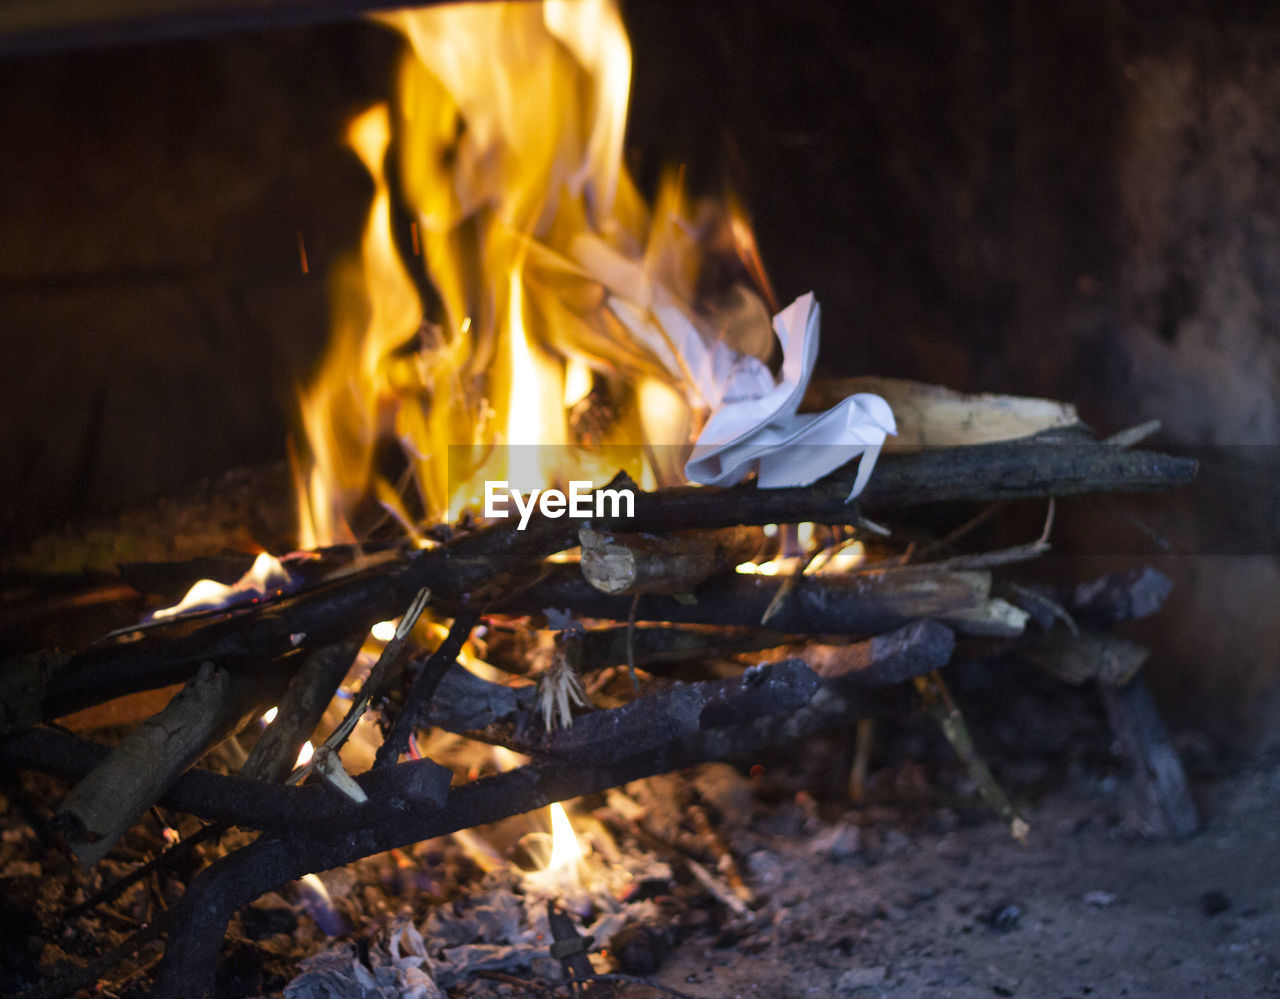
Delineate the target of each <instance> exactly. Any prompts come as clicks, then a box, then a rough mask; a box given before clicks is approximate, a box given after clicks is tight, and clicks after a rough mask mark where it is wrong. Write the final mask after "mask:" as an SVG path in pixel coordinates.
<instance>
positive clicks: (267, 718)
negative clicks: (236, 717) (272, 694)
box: [262, 707, 280, 725]
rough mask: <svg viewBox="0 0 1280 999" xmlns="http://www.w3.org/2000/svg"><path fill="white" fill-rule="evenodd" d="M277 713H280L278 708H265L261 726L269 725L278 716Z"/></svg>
mask: <svg viewBox="0 0 1280 999" xmlns="http://www.w3.org/2000/svg"><path fill="white" fill-rule="evenodd" d="M279 713H280V709H279V708H278V707H276V708H267V711H266V714H264V715H263V716H262V724H264V725H270V724H271V723H272V722H273V721H275V720H276V715H278V714H279Z"/></svg>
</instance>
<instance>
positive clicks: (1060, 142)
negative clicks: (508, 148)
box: [0, 0, 1280, 744]
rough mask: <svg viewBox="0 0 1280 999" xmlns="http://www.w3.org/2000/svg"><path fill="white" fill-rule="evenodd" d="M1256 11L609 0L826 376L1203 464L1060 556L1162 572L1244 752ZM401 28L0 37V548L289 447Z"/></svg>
mask: <svg viewBox="0 0 1280 999" xmlns="http://www.w3.org/2000/svg"><path fill="white" fill-rule="evenodd" d="M1274 10H1275V6H1274V5H1271V4H1263V3H1256V4H1250V3H1246V4H1235V5H1232V4H1207V3H1205V4H1195V3H1190V4H1182V5H1168V4H1156V3H1146V2H1129V3H1122V2H1115V0H1082V2H1072V3H1040V2H1035V0H1005V2H994V0H958V2H953V3H946V4H942V3H938V4H929V3H923V2H906V3H904V2H892V3H889V2H882V3H864V4H845V3H819V2H816V0H803V2H799V3H796V2H787V3H784V2H773V0H770V2H754V3H751V4H728V3H725V4H683V3H681V4H675V3H667V2H635V3H631V4H629V5H627V6H626V7H625V9H624V16H625V18H626V20H627V22H628V25H629V27H630V29H631V31H632V34H633V45H634V49H635V73H634V80H633V111H632V122H631V132H630V143H629V144H630V149H631V152H630V156H631V158H632V163H633V166H634V167H635V169H636V172H637V174H638V176H639V177H640V178H641V180H642V182H646V183H648V182H652V180H653V179H654V178H656V175H657V171H658V169H659V167H660V166H661V165H662V164H664V163H667V162H671V161H683V162H685V163H686V164H687V168H688V171H689V176H690V178H691V179H692V181H693V183H694V184H695V186H698V187H701V188H703V189H705V190H718V189H719V188H720V187H721V186H722V185H723V184H724V183H725V182H726V181H727V182H729V183H730V184H731V186H733V187H734V188H735V189H737V190H738V191H739V192H740V193H741V194H742V196H743V200H744V201H745V202H746V204H747V205H748V206H749V208H750V210H751V212H752V214H753V217H754V220H755V223H756V228H757V232H758V236H759V241H760V245H761V248H762V251H763V255H764V258H765V262H766V264H767V266H768V268H769V271H770V274H771V275H772V278H773V281H774V284H775V286H776V288H777V290H778V294H779V296H780V298H781V299H783V300H784V301H786V300H789V299H790V298H791V297H793V296H795V295H797V294H800V293H802V292H805V291H809V290H813V291H814V292H815V293H816V294H817V296H818V298H819V299H820V300H821V302H822V305H823V310H824V344H823V362H822V369H821V370H822V372H823V373H824V374H829V375H834V374H862V373H879V374H889V375H902V376H910V377H917V378H922V379H925V380H930V381H938V382H944V383H946V384H948V385H951V386H953V387H956V388H961V389H971V390H979V389H981V390H993V391H1006V392H1020V393H1028V394H1035V395H1046V396H1053V397H1057V398H1063V399H1068V400H1070V401H1073V402H1075V403H1076V404H1077V405H1078V406H1079V407H1080V409H1081V412H1082V414H1083V415H1084V417H1085V418H1086V419H1087V420H1088V421H1089V422H1090V423H1092V424H1093V425H1095V426H1096V427H1097V428H1098V429H1099V430H1100V431H1102V432H1111V431H1115V430H1119V429H1121V428H1123V427H1125V426H1127V425H1130V424H1133V423H1137V422H1140V421H1141V420H1145V419H1147V418H1151V417H1158V418H1160V419H1161V420H1163V421H1164V431H1163V436H1162V437H1161V438H1160V440H1161V442H1162V443H1164V444H1167V445H1186V446H1189V447H1193V448H1195V449H1196V450H1195V453H1196V454H1197V455H1198V456H1200V457H1201V458H1202V459H1204V460H1205V462H1206V474H1205V475H1204V476H1203V477H1202V480H1201V483H1200V484H1199V485H1198V486H1197V488H1196V489H1194V490H1189V491H1187V493H1186V494H1184V495H1183V496H1181V497H1179V498H1177V499H1175V500H1174V501H1173V503H1172V504H1166V505H1165V506H1163V507H1161V508H1160V510H1158V511H1155V512H1151V513H1147V512H1146V511H1145V510H1144V508H1140V507H1132V508H1127V509H1128V513H1126V512H1125V510H1123V509H1122V510H1119V512H1118V513H1117V512H1116V510H1114V509H1113V510H1111V511H1110V513H1108V514H1107V515H1105V516H1104V515H1102V514H1101V513H1099V512H1098V511H1097V510H1091V508H1089V507H1087V506H1082V507H1080V508H1078V509H1077V511H1076V516H1075V517H1074V519H1072V518H1068V519H1067V522H1066V523H1065V524H1064V527H1063V531H1062V535H1061V537H1060V539H1059V546H1058V547H1059V549H1060V551H1064V552H1074V553H1076V560H1075V561H1068V560H1067V557H1066V555H1062V556H1060V558H1062V559H1063V562H1062V565H1063V566H1064V567H1068V568H1069V570H1070V572H1072V573H1075V574H1081V575H1082V574H1085V573H1086V572H1088V571H1092V570H1094V569H1102V568H1108V567H1110V566H1111V565H1112V564H1133V561H1134V558H1135V557H1144V558H1147V560H1149V561H1152V560H1154V561H1156V562H1157V563H1158V564H1159V565H1160V566H1161V568H1162V569H1164V570H1165V571H1167V572H1170V574H1171V575H1174V576H1175V578H1176V580H1177V583H1178V589H1177V591H1176V595H1175V598H1174V605H1173V607H1172V608H1171V609H1170V611H1169V612H1168V613H1166V614H1164V615H1162V616H1161V617H1160V619H1159V620H1158V621H1157V622H1152V623H1148V624H1147V625H1145V626H1144V628H1143V629H1141V630H1140V637H1141V638H1143V640H1145V641H1148V642H1150V643H1152V644H1154V645H1155V646H1156V647H1157V659H1156V660H1155V661H1154V662H1153V668H1152V670H1151V676H1152V682H1153V684H1154V685H1155V686H1156V687H1157V690H1158V692H1159V693H1160V694H1161V695H1162V699H1163V701H1164V703H1165V705H1166V707H1167V708H1168V709H1169V710H1170V711H1171V712H1172V713H1173V715H1174V717H1175V720H1177V721H1179V722H1181V723H1191V724H1197V723H1202V722H1203V723H1205V724H1208V725H1209V727H1210V728H1211V729H1212V730H1214V731H1215V732H1217V733H1219V734H1220V735H1223V736H1224V737H1226V738H1229V739H1232V740H1235V741H1239V742H1242V743H1253V744H1256V743H1257V741H1258V740H1260V739H1266V738H1269V737H1270V738H1274V737H1275V736H1276V735H1277V733H1280V701H1278V700H1277V699H1276V696H1275V693H1274V691H1275V686H1276V685H1275V680H1276V678H1277V675H1280V629H1278V628H1277V626H1276V624H1275V623H1274V618H1275V616H1276V615H1275V607H1276V606H1277V603H1280V571H1278V570H1277V564H1276V560H1275V557H1274V556H1275V554H1276V551H1277V532H1278V530H1280V502H1277V494H1276V486H1275V482H1276V474H1275V473H1276V470H1277V468H1278V467H1280V462H1278V461H1277V460H1276V457H1275V448H1274V446H1275V445H1276V443H1277V436H1278V435H1277V429H1278V427H1280V404H1278V403H1277V397H1278V396H1277V392H1276V388H1277V382H1278V381H1280V327H1278V325H1277V323H1278V321H1280V186H1278V184H1277V177H1276V174H1277V164H1278V163H1280V59H1278V58H1277V56H1278V55H1280V15H1277V14H1276V13H1274V12H1273V11H1274ZM396 51H397V46H396V42H395V41H394V39H393V38H391V37H390V36H389V35H388V34H386V33H384V32H383V31H382V30H380V29H379V28H377V27H376V26H373V25H370V24H366V23H358V22H353V23H349V24H344V23H338V24H327V25H322V26H313V27H294V28H272V29H270V30H266V31H259V32H252V31H250V32H238V33H234V34H220V35H217V36H205V37H199V38H195V39H192V40H179V41H171V42H166V43H163V44H147V45H138V46H127V47H116V48H111V49H98V50H88V51H76V52H64V53H50V54H41V55H35V56H27V57H9V58H7V59H4V60H0V107H2V108H3V111H0V115H3V125H2V132H0V134H2V135H3V140H2V141H0V232H2V233H3V238H2V239H0V344H2V345H3V349H4V355H3V356H4V360H3V363H2V364H0V400H3V404H4V407H5V410H4V412H5V418H4V420H3V423H2V424H0V441H2V442H3V443H2V447H0V453H2V454H3V456H4V460H3V462H0V548H3V549H5V550H15V549H20V548H22V547H23V546H25V545H27V544H28V543H29V542H30V540H31V539H32V538H33V537H35V536H36V535H37V534H39V533H40V532H42V531H45V530H47V529H50V528H52V527H54V526H56V525H59V524H62V523H65V522H67V521H68V520H72V519H76V518H80V517H84V516H86V515H91V514H95V513H103V512H109V511H113V510H117V509H120V508H122V507H124V506H127V505H129V504H131V503H135V502H137V501H138V500H141V499H143V498H145V497H147V496H151V495H155V494H157V493H163V492H166V491H171V490H173V489H175V488H177V487H179V486H181V485H183V484H184V483H188V482H191V481H192V480H195V479H198V478H201V477H203V476H208V475H212V474H216V473H218V472H220V471H222V470H225V469H228V468H231V467H235V466H242V465H253V464H257V463H262V462H267V461H272V460H276V459H279V458H280V457H282V456H283V454H284V441H285V437H286V434H287V432H288V430H289V427H290V424H291V421H292V418H293V417H292V414H293V400H294V398H295V392H296V386H297V384H298V383H299V382H300V381H302V380H304V379H305V378H306V377H307V375H308V373H309V371H310V370H311V368H312V366H313V365H314V363H315V361H316V359H317V357H318V356H319V353H320V351H321V349H322V347H323V344H324V341H325V336H326V318H325V317H326V311H327V307H326V300H325V299H326V296H325V277H324V276H325V274H326V273H327V270H328V268H329V266H330V265H331V264H332V262H333V260H334V259H335V257H336V256H337V255H338V254H340V253H341V252H343V251H344V250H346V249H347V248H349V247H350V246H351V245H352V244H353V243H354V241H355V239H356V237H357V234H358V232H359V228H360V225H361V221H362V217H363V213H364V208H365V199H366V198H367V196H368V193H369V189H370V188H369V184H368V181H367V179H366V177H365V176H364V173H363V170H362V169H361V168H360V166H359V165H358V163H357V162H356V161H355V158H354V156H352V155H351V154H350V153H348V152H347V151H345V150H344V149H343V148H342V147H341V145H340V141H339V139H340V136H341V134H342V130H343V126H344V124H345V122H346V121H347V119H348V118H349V117H350V116H351V115H352V114H353V113H354V112H356V111H358V110H360V109H362V108H363V107H365V106H367V105H368V104H369V103H371V102H372V101H374V100H376V99H379V98H381V97H384V96H386V95H387V94H388V93H389V88H390V79H391V68H392V66H393V63H394V57H395V53H396ZM300 240H301V242H302V244H303V245H304V246H305V250H306V256H307V263H308V271H307V273H303V270H302V267H301V262H300V255H299V241H300ZM1081 511H1083V512H1081ZM1137 512H1141V513H1142V514H1143V515H1144V516H1145V517H1146V518H1147V519H1148V520H1150V521H1152V522H1153V523H1154V524H1155V530H1156V531H1157V532H1158V533H1160V534H1161V535H1162V536H1163V538H1164V540H1165V542H1167V545H1168V547H1169V548H1170V549H1171V551H1172V554H1170V553H1167V552H1164V551H1163V550H1162V548H1161V547H1160V545H1159V544H1158V543H1156V542H1153V541H1151V539H1150V536H1149V535H1150V532H1149V531H1143V530H1141V529H1140V528H1139V527H1135V526H1134V524H1133V522H1132V519H1131V516H1130V515H1131V514H1133V513H1137ZM1064 571H1067V569H1066V568H1064Z"/></svg>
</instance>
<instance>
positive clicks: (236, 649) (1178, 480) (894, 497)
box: [0, 438, 1196, 731]
mask: <svg viewBox="0 0 1280 999" xmlns="http://www.w3.org/2000/svg"><path fill="white" fill-rule="evenodd" d="M855 471H856V469H855V468H845V469H841V470H838V471H837V472H835V473H833V474H832V475H830V476H828V477H827V478H825V479H822V480H820V481H818V482H815V483H814V484H813V485H811V486H805V487H803V488H799V489H773V490H764V489H757V488H756V487H755V484H754V483H745V484H743V485H740V486H735V487H733V488H731V489H725V490H714V489H694V488H684V489H669V490H662V491H660V492H657V493H642V492H637V493H636V502H635V517H634V518H630V519H625V520H624V519H619V518H605V519H603V520H597V521H594V522H593V526H594V527H595V528H596V529H598V530H626V531H630V532H640V531H651V532H660V531H669V530H682V529H689V528H695V527H728V526H734V525H738V524H756V525H761V524H777V523H791V522H798V521H813V522H816V523H831V524H844V523H849V522H851V521H856V519H857V514H858V512H859V511H861V512H862V513H866V514H875V513H878V512H889V511H898V510H900V509H903V508H905V507H910V506H915V505H919V504H923V503H934V502H941V501H951V500H957V501H958V500H966V501H991V500H997V499H1006V498H1018V497H1028V496H1069V495H1079V494H1082V493H1090V492H1144V491H1151V490H1160V489H1169V488H1172V487H1174V486H1178V485H1181V484H1183V483H1185V482H1188V481H1190V480H1191V478H1192V477H1193V476H1194V475H1195V471H1196V463H1195V462H1194V461H1192V460H1190V459H1186V458H1174V457H1169V456H1167V455H1161V454H1155V453H1152V452H1146V451H1131V450H1119V449H1116V448H1113V447H1109V446H1105V445H1102V444H1097V443H1079V442H1071V443H1053V442H1046V441H1043V440H1039V439H1035V438H1033V439H1030V440H1027V441H1015V442H1010V443H1003V444H984V445H979V446H975V447H964V448H953V449H944V450H929V451H923V452H921V453H919V454H912V455H902V456H885V457H884V458H883V459H882V460H881V462H880V463H879V465H878V466H877V470H876V474H875V476H874V477H873V478H872V480H871V482H870V484H869V485H868V486H867V489H866V491H865V492H864V493H863V494H862V496H860V497H859V500H858V504H857V505H856V507H850V506H848V505H847V504H846V498H847V497H848V495H849V490H850V488H851V487H852V483H853V477H854V473H855ZM578 526H580V525H578V524H576V523H575V522H573V521H571V520H565V519H559V520H552V519H548V518H545V517H542V516H541V515H536V516H534V517H532V518H531V519H530V522H529V524H528V527H527V529H526V530H525V531H517V530H516V526H515V524H514V523H512V522H510V521H504V522H502V523H499V524H495V525H492V526H490V527H487V528H484V529H482V530H480V531H477V532H475V533H474V534H470V535H467V536H465V537H461V538H459V539H457V540H456V541H454V542H451V543H450V544H447V545H442V546H440V547H439V548H434V549H427V550H424V551H416V552H413V553H411V554H407V555H405V556H404V557H403V558H402V559H401V560H399V561H394V562H388V563H385V564H383V565H379V566H375V567H372V568H370V569H367V570H365V571H363V572H357V573H353V574H351V575H349V576H347V577H345V578H343V579H340V580H337V581H335V582H332V583H330V584H327V585H324V586H320V587H316V588H312V589H309V590H307V591H305V592H303V593H299V594H295V595H293V596H291V597H286V598H282V599H280V600H277V601H274V602H271V603H269V604H266V605H262V606H258V607H253V608H249V609H247V610H242V611H240V612H238V613H233V614H228V615H227V616H225V617H223V618H220V619H218V620H215V621H212V622H209V623H206V624H204V625H203V626H201V627H198V628H195V629H194V630H192V629H191V628H190V625H189V624H188V623H184V622H174V623H173V624H171V625H166V626H164V627H162V628H156V629H154V630H153V631H151V632H150V633H148V634H146V635H144V636H142V637H136V638H126V639H122V640H120V641H117V642H114V643H112V644H110V645H106V646H103V647H100V648H95V649H91V650H87V651H85V652H82V653H80V654H78V655H76V656H73V657H72V658H71V659H70V660H69V661H68V662H66V663H65V664H64V665H63V666H62V667H61V668H60V669H58V670H56V672H55V673H54V675H53V676H52V677H51V678H50V679H49V683H48V685H47V687H46V688H44V689H35V690H32V691H29V692H27V693H25V695H24V697H25V698H26V699H28V700H31V701H33V702H34V703H35V704H36V705H38V707H28V708H26V709H25V711H24V709H23V707H22V705H13V704H7V703H6V704H5V705H3V707H4V711H3V713H2V714H0V721H3V723H4V724H5V726H6V728H5V731H12V728H10V727H9V726H10V725H11V724H12V723H11V722H10V721H9V719H10V718H12V717H15V716H17V717H31V716H32V715H33V714H34V715H38V716H40V717H42V718H45V719H50V718H56V717H59V716H60V715H63V714H68V713H70V712H72V711H75V710H78V709H80V708H83V707H88V706H90V705H92V704H96V703H99V702H100V701H102V700H105V699H108V698H110V697H115V696H120V695H122V694H125V693H131V692H133V691H137V690H145V689H150V688H153V687H159V686H164V685H166V684H169V683H175V682H181V681H183V680H186V679H188V678H189V677H190V676H192V675H194V673H195V671H196V669H197V668H198V667H199V665H200V663H201V662H203V661H205V660H209V661H211V662H214V663H215V664H218V665H227V666H230V667H235V666H239V665H249V664H250V663H251V662H254V661H257V662H261V661H264V660H273V659H278V658H282V657H284V656H287V655H290V654H292V653H293V652H295V651H297V650H298V649H299V648H314V647H316V646H318V645H328V644H332V643H333V642H335V641H339V640H340V639H341V638H342V636H343V635H345V634H347V633H348V632H350V631H351V630H353V629H359V628H368V627H372V625H373V624H375V623H376V622H377V621H380V620H383V619H384V618H387V617H391V616H394V615H395V614H397V613H399V612H400V610H402V609H403V607H404V606H405V605H406V604H407V603H408V602H409V601H410V599H412V596H413V594H414V593H415V592H416V591H417V590H418V589H420V588H421V587H423V586H427V587H430V588H431V589H432V590H433V591H435V592H436V593H437V594H438V595H439V597H440V599H441V602H442V603H443V604H446V605H447V604H448V603H449V602H450V601H454V600H457V599H458V598H460V597H461V596H463V595H464V594H467V593H470V592H472V591H474V590H476V589H478V588H479V587H481V586H483V585H484V584H486V583H487V582H489V581H490V580H491V579H492V578H493V577H494V575H495V573H500V572H502V571H504V570H508V569H512V568H514V567H517V566H520V565H524V564H527V563H529V562H532V561H537V560H540V559H543V558H546V557H547V556H549V555H552V554H555V553H556V552H557V551H562V550H564V549H566V548H570V547H573V545H574V544H575V543H576V537H577V528H578ZM618 620H625V615H623V616H622V617H620V618H618ZM298 636H301V637H300V638H299V637H298ZM8 668H9V663H5V664H4V667H3V670H0V672H7V670H8Z"/></svg>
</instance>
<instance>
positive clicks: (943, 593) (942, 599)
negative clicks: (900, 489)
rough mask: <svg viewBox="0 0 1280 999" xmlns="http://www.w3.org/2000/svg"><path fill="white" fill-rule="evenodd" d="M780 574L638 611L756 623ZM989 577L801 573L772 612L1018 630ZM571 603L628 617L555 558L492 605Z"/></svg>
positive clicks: (839, 629)
mask: <svg viewBox="0 0 1280 999" xmlns="http://www.w3.org/2000/svg"><path fill="white" fill-rule="evenodd" d="M786 585H787V584H786V580H785V578H784V577H778V576H755V575H745V574H741V573H730V574H727V575H725V576H723V577H719V578H717V579H713V580H708V582H707V583H705V584H703V585H702V586H700V587H699V588H698V589H697V590H695V591H694V593H693V598H694V599H693V600H692V601H688V600H680V599H677V598H675V597H671V596H667V595H665V594H658V593H647V594H645V595H644V596H643V597H642V598H641V600H640V604H639V606H638V607H637V608H636V618H637V619H638V620H646V621H665V622H671V623H696V624H718V625H736V626H748V627H751V626H756V625H758V624H759V622H760V618H761V616H762V615H763V614H764V612H765V610H766V609H767V608H768V607H769V606H770V605H771V604H772V603H773V601H774V600H775V599H776V596H777V594H778V591H779V590H780V589H782V588H783V587H784V586H786ZM990 588H991V577H990V575H989V574H988V573H986V572H982V571H969V570H951V569H945V568H943V569H937V568H934V567H932V566H905V567H903V568H900V569H873V570H870V571H867V572H856V573H850V574H849V575H841V576H836V575H831V576H826V575H817V576H805V577H803V578H802V579H801V581H800V582H799V583H797V584H794V589H793V590H792V591H791V595H790V598H789V599H788V600H786V601H785V602H784V603H783V604H782V605H781V606H780V607H779V608H778V610H777V611H776V612H775V614H774V616H773V618H772V619H771V620H770V622H769V623H770V626H771V627H772V628H773V630H775V631H778V632H783V633H788V634H796V635H802V634H853V635H874V634H879V633H882V632H885V631H891V630H893V629H895V628H899V627H902V626H903V625H905V624H908V623H910V622H911V621H916V620H919V619H920V618H935V619H937V620H940V621H942V622H944V623H946V624H947V625H948V626H954V627H955V628H956V630H957V631H961V632H963V633H965V634H981V635H991V634H995V635H1006V636H1008V635H1017V634H1020V633H1021V631H1022V620H1021V619H1022V618H1024V617H1025V615H1023V613H1022V612H1021V611H1014V612H1012V613H1010V610H1011V609H1010V608H1009V607H1008V605H1007V604H1005V603H1004V601H1001V600H995V599H992V598H991V595H990ZM565 606H569V607H572V608H573V609H574V611H575V613H577V614H578V615H579V616H581V617H593V618H602V619H608V620H613V621H625V620H627V618H628V616H629V614H630V611H631V607H630V598H629V597H617V596H610V595H608V594H604V593H600V592H599V591H598V590H596V589H594V588H593V587H592V586H591V585H590V584H588V583H587V582H586V581H585V580H583V579H582V578H581V576H580V575H579V574H578V573H577V572H576V571H575V570H574V568H573V567H572V566H555V567H554V568H552V569H551V570H550V571H549V572H548V573H547V574H546V576H545V577H544V578H543V579H542V580H541V581H540V582H539V583H537V584H536V585H534V586H532V587H530V588H529V589H527V590H525V591H524V592H523V593H521V594H520V595H519V596H518V597H516V598H514V599H511V600H504V601H500V602H498V603H496V604H495V605H494V606H493V608H492V609H493V610H494V611H496V612H499V613H508V614H539V613H541V611H542V609H543V608H544V607H565Z"/></svg>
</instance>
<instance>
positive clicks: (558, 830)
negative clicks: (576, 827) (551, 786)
mask: <svg viewBox="0 0 1280 999" xmlns="http://www.w3.org/2000/svg"><path fill="white" fill-rule="evenodd" d="M549 811H550V813H551V860H550V861H549V862H548V863H547V872H548V873H549V874H553V875H556V876H560V877H568V876H570V875H572V876H573V877H575V878H576V875H577V867H578V864H579V863H580V862H581V860H582V847H581V846H580V845H579V844H578V834H577V833H575V832H574V831H573V823H571V822H570V821H569V816H568V814H566V812H565V810H564V805H562V804H560V802H558V801H557V802H556V803H555V804H553V805H551V807H550V809H549Z"/></svg>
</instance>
